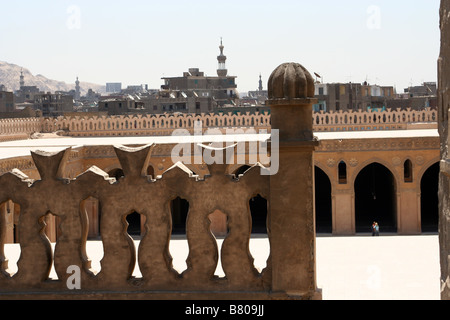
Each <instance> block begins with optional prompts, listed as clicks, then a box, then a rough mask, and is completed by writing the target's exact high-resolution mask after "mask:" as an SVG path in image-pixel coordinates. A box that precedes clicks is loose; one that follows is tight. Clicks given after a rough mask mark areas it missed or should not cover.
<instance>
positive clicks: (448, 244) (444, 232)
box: [438, 0, 450, 300]
mask: <svg viewBox="0 0 450 320" xmlns="http://www.w3.org/2000/svg"><path fill="white" fill-rule="evenodd" d="M440 19H441V20H440V28H441V53H440V57H439V60H438V72H439V75H438V77H439V81H438V82H439V88H438V97H439V133H440V135H441V159H442V160H441V179H440V186H439V198H440V259H441V283H442V293H441V295H442V299H443V300H450V159H449V127H448V126H449V121H448V120H449V112H450V0H442V1H441V9H440Z"/></svg>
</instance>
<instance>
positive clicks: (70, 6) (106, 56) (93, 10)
mask: <svg viewBox="0 0 450 320" xmlns="http://www.w3.org/2000/svg"><path fill="white" fill-rule="evenodd" d="M439 2H440V1H439V0H414V1H411V0H409V1H407V0H390V1H385V0H370V1H366V0H342V1H338V0H315V1H304V0H277V1H274V0H272V1H268V0H258V1H256V0H239V1H237V0H223V1H216V0H208V1H206V0H191V1H186V0H183V1H181V0H171V1H167V2H166V1H161V0H159V1H153V0H147V1H143V0H127V1H123V0H121V1H118V0H114V1H106V0H94V1H85V0H79V1H78V0H71V1H66V0H39V1H30V0H23V1H7V2H6V1H4V2H3V3H2V8H1V10H2V14H1V16H2V17H1V19H0V39H1V44H0V61H6V62H9V63H14V64H18V65H21V66H24V67H26V68H28V69H30V71H31V72H32V73H33V74H43V75H45V76H46V77H48V78H51V79H55V80H62V81H65V82H68V83H73V82H74V81H75V78H76V76H79V78H80V80H81V81H86V82H94V83H98V84H105V83H106V82H122V83H123V85H124V86H126V85H134V84H148V85H149V87H150V88H159V87H160V86H161V84H162V80H161V77H164V76H166V77H175V76H181V75H182V74H183V72H184V71H187V69H188V68H191V67H195V68H199V69H200V70H201V71H204V72H205V73H206V74H207V75H211V76H215V75H216V69H217V55H218V54H219V48H218V46H219V43H220V38H221V37H223V43H224V45H225V54H226V55H227V57H228V60H227V67H228V70H229V74H230V75H235V76H237V77H238V78H237V80H236V81H237V84H238V90H239V91H248V90H256V88H257V86H258V80H259V74H260V73H261V75H262V77H263V81H264V82H263V84H264V88H266V87H267V80H268V78H269V76H270V74H271V72H272V71H273V70H274V69H275V68H276V67H277V66H278V65H280V64H281V63H284V62H298V63H301V64H302V65H304V66H305V67H306V68H307V69H308V70H309V71H310V72H311V73H313V72H317V73H319V74H321V75H322V76H323V80H324V82H348V81H352V82H363V81H364V80H366V79H367V80H368V81H369V83H377V84H381V85H394V86H396V87H397V91H403V89H404V88H405V87H407V86H409V85H410V84H413V85H418V84H420V83H422V82H424V81H436V78H437V66H436V64H437V58H438V56H439V46H440V44H439V42H440V32H439Z"/></svg>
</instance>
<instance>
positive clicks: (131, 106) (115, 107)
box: [98, 96, 145, 115]
mask: <svg viewBox="0 0 450 320" xmlns="http://www.w3.org/2000/svg"><path fill="white" fill-rule="evenodd" d="M98 111H99V112H107V113H108V115H126V114H136V113H145V108H144V103H143V102H140V101H136V100H135V99H134V98H133V97H131V96H128V97H122V98H109V99H108V98H106V99H104V100H101V101H99V103H98Z"/></svg>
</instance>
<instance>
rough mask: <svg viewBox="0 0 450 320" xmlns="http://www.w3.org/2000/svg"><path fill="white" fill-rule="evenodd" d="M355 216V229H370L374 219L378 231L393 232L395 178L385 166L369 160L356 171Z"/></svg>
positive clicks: (395, 230)
mask: <svg viewBox="0 0 450 320" xmlns="http://www.w3.org/2000/svg"><path fill="white" fill-rule="evenodd" d="M355 215H356V216H355V227H356V232H363V233H364V232H371V225H372V223H373V222H374V221H376V222H378V224H379V225H380V230H381V232H397V202H396V187H395V178H394V176H393V174H392V173H391V172H390V171H389V169H387V168H386V167H385V166H383V165H381V164H379V163H373V164H371V165H368V166H367V167H366V168H364V169H363V170H362V171H361V172H360V173H359V175H358V177H357V178H356V181H355Z"/></svg>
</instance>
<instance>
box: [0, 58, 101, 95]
mask: <svg viewBox="0 0 450 320" xmlns="http://www.w3.org/2000/svg"><path fill="white" fill-rule="evenodd" d="M21 71H23V75H24V81H25V86H36V87H38V88H39V90H40V91H44V92H52V93H53V92H55V91H70V90H75V80H76V79H74V80H73V83H69V84H68V83H65V82H62V81H57V80H52V79H48V78H46V77H45V76H43V75H41V74H38V75H33V74H32V73H31V72H30V70H28V69H26V68H24V67H21V66H18V65H15V64H12V63H8V62H4V61H0V84H3V85H4V86H5V87H6V90H8V91H16V90H19V89H20V85H19V82H20V72H21ZM80 88H81V95H82V96H84V95H86V93H87V92H88V90H89V89H92V90H94V91H95V92H98V93H105V91H106V87H105V86H104V85H99V84H94V83H89V82H82V81H80Z"/></svg>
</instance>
